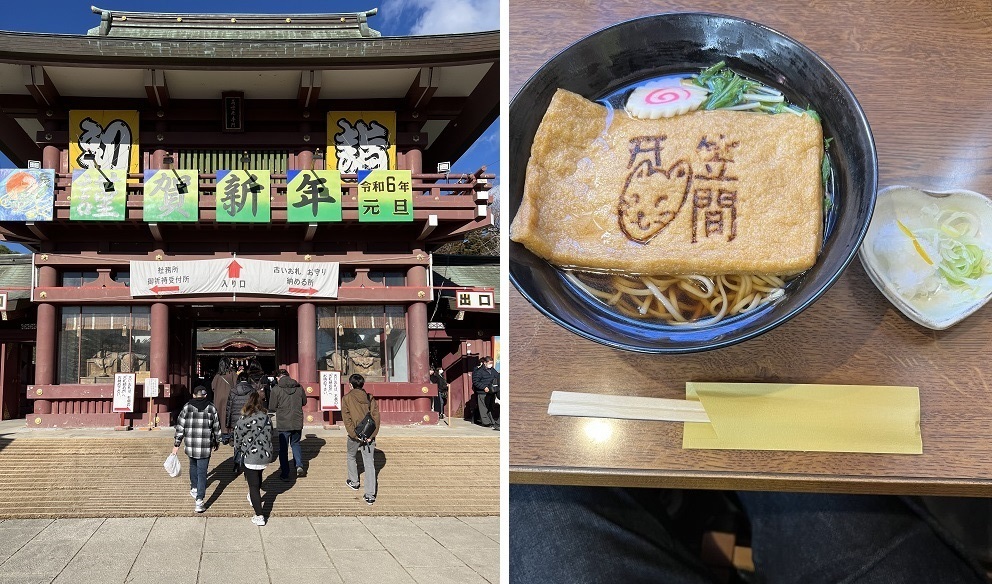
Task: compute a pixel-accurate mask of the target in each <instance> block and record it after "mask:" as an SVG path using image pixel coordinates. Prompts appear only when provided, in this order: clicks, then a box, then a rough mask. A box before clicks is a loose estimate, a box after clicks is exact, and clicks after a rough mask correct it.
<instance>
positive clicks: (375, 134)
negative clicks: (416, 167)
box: [327, 111, 396, 174]
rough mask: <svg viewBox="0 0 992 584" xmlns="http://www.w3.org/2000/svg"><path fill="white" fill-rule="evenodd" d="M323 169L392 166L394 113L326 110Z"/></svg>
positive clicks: (352, 171) (346, 170)
mask: <svg viewBox="0 0 992 584" xmlns="http://www.w3.org/2000/svg"><path fill="white" fill-rule="evenodd" d="M327 168H328V169H330V170H340V171H341V172H342V173H344V174H355V173H357V172H358V171H359V170H392V169H394V168H396V112H383V111H380V112H327Z"/></svg>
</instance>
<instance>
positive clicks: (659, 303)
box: [565, 271, 785, 325]
mask: <svg viewBox="0 0 992 584" xmlns="http://www.w3.org/2000/svg"><path fill="white" fill-rule="evenodd" d="M565 276H566V277H567V278H568V279H569V280H570V281H571V282H572V283H574V284H575V285H576V286H578V287H579V288H581V289H582V290H584V291H586V292H587V293H588V294H590V295H592V296H594V297H596V298H598V299H600V300H601V301H603V302H604V303H606V304H607V305H609V306H612V307H614V308H615V309H616V310H617V311H618V312H620V313H621V314H624V315H626V316H630V317H633V318H655V319H659V320H662V321H664V322H666V323H669V324H673V325H687V324H693V325H706V324H713V323H715V322H717V321H719V320H721V319H723V318H725V317H729V316H734V315H736V314H741V313H744V312H747V311H749V310H754V309H755V308H757V307H759V306H761V305H762V304H765V303H767V302H770V301H772V300H775V299H776V298H779V297H780V296H782V295H783V294H784V293H785V280H784V279H783V278H780V277H778V276H765V275H760V276H759V275H721V276H698V275H693V276H631V275H609V274H591V273H586V272H570V271H568V272H565Z"/></svg>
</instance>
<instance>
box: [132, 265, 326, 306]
mask: <svg viewBox="0 0 992 584" xmlns="http://www.w3.org/2000/svg"><path fill="white" fill-rule="evenodd" d="M339 269H340V264H338V263H337V262H270V261H266V260H249V259H244V258H231V259H223V260H193V261H160V262H136V261H133V262H131V296H132V297H134V296H164V295H175V294H211V295H222V294H231V295H235V294H272V295H277V296H298V297H318V298H337V296H338V271H339Z"/></svg>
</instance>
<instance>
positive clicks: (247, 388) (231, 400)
mask: <svg viewBox="0 0 992 584" xmlns="http://www.w3.org/2000/svg"><path fill="white" fill-rule="evenodd" d="M261 388H262V386H261V385H253V384H252V383H251V382H250V381H239V382H238V384H237V385H235V386H234V389H232V390H231V395H229V396H227V427H228V428H233V427H234V425H235V424H237V423H238V420H240V419H241V408H243V407H245V404H246V403H248V396H249V395H251V394H252V392H255V391H258V390H259V389H261Z"/></svg>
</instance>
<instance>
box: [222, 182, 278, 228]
mask: <svg viewBox="0 0 992 584" xmlns="http://www.w3.org/2000/svg"><path fill="white" fill-rule="evenodd" d="M269 186H270V179H269V171H268V170H218V171H217V196H216V197H215V198H216V199H217V222H218V223H268V222H269V216H270V214H271V203H270V201H269Z"/></svg>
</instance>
